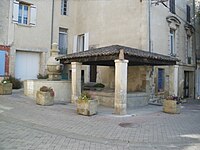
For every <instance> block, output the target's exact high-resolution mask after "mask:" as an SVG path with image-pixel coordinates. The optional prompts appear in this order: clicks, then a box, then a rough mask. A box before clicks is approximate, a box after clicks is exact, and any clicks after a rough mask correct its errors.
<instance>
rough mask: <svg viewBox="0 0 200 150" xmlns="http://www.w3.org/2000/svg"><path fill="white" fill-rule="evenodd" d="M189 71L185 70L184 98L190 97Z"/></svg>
mask: <svg viewBox="0 0 200 150" xmlns="http://www.w3.org/2000/svg"><path fill="white" fill-rule="evenodd" d="M189 83H190V81H189V71H185V72H184V98H188V97H189Z"/></svg>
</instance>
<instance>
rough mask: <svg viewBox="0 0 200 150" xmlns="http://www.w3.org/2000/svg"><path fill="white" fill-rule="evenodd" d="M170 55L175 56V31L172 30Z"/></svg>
mask: <svg viewBox="0 0 200 150" xmlns="http://www.w3.org/2000/svg"><path fill="white" fill-rule="evenodd" d="M170 54H171V55H175V30H173V29H170Z"/></svg>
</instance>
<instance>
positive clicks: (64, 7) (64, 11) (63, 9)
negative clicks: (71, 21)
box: [61, 0, 69, 15]
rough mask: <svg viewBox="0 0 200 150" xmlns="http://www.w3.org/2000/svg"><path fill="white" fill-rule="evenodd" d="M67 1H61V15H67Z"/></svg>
mask: <svg viewBox="0 0 200 150" xmlns="http://www.w3.org/2000/svg"><path fill="white" fill-rule="evenodd" d="M68 5H69V3H68V0H61V15H68Z"/></svg>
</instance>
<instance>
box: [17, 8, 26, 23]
mask: <svg viewBox="0 0 200 150" xmlns="http://www.w3.org/2000/svg"><path fill="white" fill-rule="evenodd" d="M28 7H29V6H28V5H24V4H19V13H18V23H21V24H28Z"/></svg>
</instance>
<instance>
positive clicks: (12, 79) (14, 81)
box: [8, 76, 22, 89]
mask: <svg viewBox="0 0 200 150" xmlns="http://www.w3.org/2000/svg"><path fill="white" fill-rule="evenodd" d="M8 80H9V81H10V83H12V87H13V89H20V88H21V87H22V82H21V81H20V80H19V79H16V78H15V77H12V76H9V78H8Z"/></svg>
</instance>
